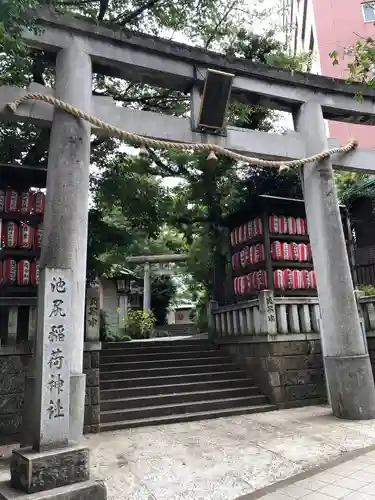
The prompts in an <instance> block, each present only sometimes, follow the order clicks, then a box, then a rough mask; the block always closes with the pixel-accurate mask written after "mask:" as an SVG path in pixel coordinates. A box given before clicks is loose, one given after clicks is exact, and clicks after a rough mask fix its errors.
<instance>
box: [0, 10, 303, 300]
mask: <svg viewBox="0 0 375 500" xmlns="http://www.w3.org/2000/svg"><path fill="white" fill-rule="evenodd" d="M44 4H45V2H41V1H38V0H6V1H4V2H2V11H1V12H0V13H1V14H2V15H1V16H0V18H1V19H2V24H1V26H0V51H2V52H4V53H5V52H6V57H4V58H3V59H2V60H1V61H0V69H2V70H3V71H2V72H1V73H2V75H3V79H2V82H5V81H6V82H7V83H11V84H17V85H26V84H27V83H28V82H30V81H36V82H39V83H45V82H51V81H53V73H52V72H51V70H50V68H49V66H48V65H47V63H46V61H45V60H44V58H43V54H40V53H35V52H27V51H26V49H25V46H24V44H23V43H22V41H21V40H20V36H19V35H20V29H21V28H22V27H23V26H25V25H27V27H28V28H33V27H34V24H33V23H34V21H33V18H32V16H30V15H29V14H28V15H27V16H25V12H27V8H28V7H36V6H40V5H44ZM49 5H53V6H54V7H55V8H58V9H60V10H70V11H74V12H78V13H80V14H82V15H85V16H87V17H92V18H95V19H98V20H103V19H104V20H106V21H107V22H109V23H111V24H113V25H116V26H119V25H120V26H121V27H125V28H128V29H131V30H138V29H140V30H142V31H143V32H147V33H152V34H160V33H163V34H165V33H168V34H170V36H171V37H172V36H173V35H174V34H175V33H179V34H181V33H183V35H184V36H185V37H186V38H187V39H189V40H190V41H191V42H192V43H194V44H195V45H199V46H202V47H206V48H214V49H217V50H220V51H222V52H224V53H226V54H228V55H235V56H238V57H244V58H247V59H249V60H252V61H254V62H262V63H268V62H271V63H272V64H275V65H279V66H283V67H289V68H291V69H300V68H301V65H302V64H303V63H307V62H306V61H307V59H306V60H305V59H304V56H302V57H300V58H298V59H295V58H290V57H287V56H286V55H285V54H284V53H283V48H282V46H281V44H279V43H278V42H276V41H275V40H274V39H273V38H272V36H271V34H266V36H263V37H261V36H256V35H254V34H251V33H249V31H248V30H247V29H245V28H244V24H245V22H246V14H247V11H245V10H244V6H243V2H240V1H230V0H199V1H198V0H182V1H181V2H179V4H178V6H177V5H176V3H175V1H174V0H149V1H145V2H141V1H138V0H133V1H132V2H129V1H128V0H127V1H125V0H116V1H115V0H114V1H112V2H109V1H108V0H100V1H99V0H98V1H87V0H81V1H80V0H72V1H70V0H66V1H58V0H53V1H52V0H51V1H50V2H49ZM94 93H95V94H98V95H107V96H111V97H112V98H113V99H115V100H116V101H119V102H121V103H122V104H123V105H127V106H133V107H136V108H137V109H143V110H151V111H157V112H164V113H170V114H174V115H178V116H181V115H185V114H186V112H187V109H188V106H189V95H188V94H185V93H181V92H176V91H170V90H165V89H158V88H153V87H150V86H145V85H139V84H133V83H129V82H124V81H122V80H119V79H115V78H109V77H104V76H103V75H95V77H94ZM274 118H275V115H274V114H273V113H271V112H270V111H269V110H266V109H262V108H260V107H257V106H256V107H254V106H249V105H245V104H240V103H233V104H232V106H231V108H230V123H232V124H235V125H238V126H242V127H245V128H249V129H258V130H259V129H261V130H266V131H267V130H271V128H272V123H273V121H274ZM0 131H1V132H0V156H1V157H2V158H3V159H4V161H19V162H21V161H23V162H26V161H30V162H31V161H33V163H35V164H38V163H41V164H43V163H46V161H47V145H48V139H49V131H48V130H42V131H40V130H38V129H37V128H35V127H27V126H24V125H22V126H16V127H13V126H11V127H8V126H5V125H4V126H3V127H1V128H0ZM118 146H119V142H118V141H117V140H116V139H103V138H98V137H94V138H93V141H92V144H91V155H92V163H93V164H94V165H96V167H97V169H98V170H99V172H100V175H99V176H96V177H93V179H92V195H93V201H94V208H93V209H92V210H91V211H90V227H89V259H88V263H89V269H91V270H92V271H93V272H102V271H103V269H105V268H106V267H108V266H110V265H111V263H113V262H118V261H119V259H124V257H125V256H126V255H129V254H132V253H134V254H135V253H138V252H142V253H144V252H145V251H146V249H147V250H148V251H151V250H152V248H154V249H155V248H158V249H160V248H167V249H168V250H172V249H171V246H173V247H174V251H176V249H179V250H183V249H184V248H186V246H188V247H191V248H192V255H196V256H197V255H198V253H199V252H198V249H200V252H201V258H199V259H196V260H195V262H194V265H193V264H192V269H193V273H192V274H193V276H195V277H196V279H197V282H198V283H199V284H200V286H203V287H206V288H208V291H209V296H210V297H214V296H215V297H217V298H219V300H224V299H225V297H223V294H222V291H223V289H225V287H223V285H222V283H224V282H225V264H226V261H227V247H226V245H227V241H228V238H227V234H226V232H225V230H224V228H223V224H222V223H223V217H225V215H227V213H228V212H229V211H230V210H231V209H232V208H233V207H236V206H238V205H239V204H240V203H241V201H242V200H243V199H245V198H246V197H247V196H248V195H249V192H250V189H251V188H252V187H253V186H254V185H255V184H257V185H260V184H261V183H262V182H263V180H262V179H264V182H263V188H264V189H266V187H265V184H267V181H268V182H272V183H273V184H274V185H275V184H278V182H279V181H280V176H279V174H278V173H277V172H275V171H273V172H272V173H271V172H270V171H267V172H266V171H265V170H264V171H257V170H251V169H248V168H241V169H238V168H237V166H235V165H234V163H233V162H232V161H230V160H228V159H226V158H220V159H218V160H217V161H207V158H206V155H191V154H186V153H183V154H182V153H180V152H174V151H168V152H165V153H162V154H160V153H158V152H157V151H154V150H152V149H148V155H147V156H144V155H143V156H138V157H136V158H134V157H130V156H127V155H126V154H123V153H119V152H118ZM168 177H179V178H181V179H182V180H183V184H182V186H180V187H178V188H177V189H176V190H174V191H173V192H171V191H170V190H169V191H168V190H167V189H165V187H164V185H163V182H162V181H163V180H165V179H166V178H168ZM251 179H252V183H251ZM293 182H294V181H293ZM292 184H293V183H292ZM293 189H294V188H293ZM252 192H253V191H251V193H252ZM258 192H259V191H258ZM168 227H173V228H175V232H174V234H173V238H170V239H169V242H167V241H166V240H165V232H166V228H168ZM181 234H182V235H183V236H184V241H183V240H182V239H181ZM170 236H172V235H170ZM167 243H168V244H167ZM215 270H216V275H215V274H214V273H215ZM223 280H224V281H223ZM215 283H216V287H215ZM218 284H220V286H218Z"/></svg>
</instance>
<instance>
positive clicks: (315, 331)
mask: <svg viewBox="0 0 375 500" xmlns="http://www.w3.org/2000/svg"><path fill="white" fill-rule="evenodd" d="M357 293H358V301H359V307H360V316H361V320H362V321H363V324H364V327H365V331H366V334H367V335H368V336H375V296H371V297H361V296H360V293H359V292H357ZM212 315H213V327H214V334H215V337H216V338H220V337H232V336H254V335H271V336H282V335H290V334H295V335H296V334H311V335H312V336H314V335H315V336H316V337H318V336H319V334H320V307H319V300H318V298H317V297H274V296H273V293H272V291H270V290H264V291H262V292H260V294H259V297H258V298H257V299H254V300H250V301H244V302H239V303H237V304H233V305H230V306H223V307H216V308H213V309H212Z"/></svg>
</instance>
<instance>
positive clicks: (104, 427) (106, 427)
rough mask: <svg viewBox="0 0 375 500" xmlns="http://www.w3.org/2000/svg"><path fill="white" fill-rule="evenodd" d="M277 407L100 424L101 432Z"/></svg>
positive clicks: (257, 407) (268, 409)
mask: <svg viewBox="0 0 375 500" xmlns="http://www.w3.org/2000/svg"><path fill="white" fill-rule="evenodd" d="M275 409H276V407H275V406H273V405H271V404H267V405H262V406H253V407H251V406H244V407H239V408H229V409H223V410H219V411H218V410H214V411H205V412H195V413H185V414H184V415H166V416H164V417H159V418H149V417H145V418H141V419H134V420H121V421H117V422H105V423H102V424H100V430H101V432H104V431H116V430H119V429H129V428H133V427H145V426H148V425H163V424H177V423H179V422H193V421H196V420H210V419H213V418H220V417H231V416H235V415H247V414H250V413H264V412H267V411H273V410H275Z"/></svg>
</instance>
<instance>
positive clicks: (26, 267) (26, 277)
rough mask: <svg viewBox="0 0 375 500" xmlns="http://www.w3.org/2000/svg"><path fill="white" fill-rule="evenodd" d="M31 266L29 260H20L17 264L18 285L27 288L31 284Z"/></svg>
mask: <svg viewBox="0 0 375 500" xmlns="http://www.w3.org/2000/svg"><path fill="white" fill-rule="evenodd" d="M30 271H31V264H30V262H29V261H28V260H20V261H19V262H18V264H17V284H18V285H20V286H26V285H29V284H30Z"/></svg>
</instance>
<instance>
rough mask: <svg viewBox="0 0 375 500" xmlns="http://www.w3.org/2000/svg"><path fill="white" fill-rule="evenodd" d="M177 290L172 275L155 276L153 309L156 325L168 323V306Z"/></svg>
mask: <svg viewBox="0 0 375 500" xmlns="http://www.w3.org/2000/svg"><path fill="white" fill-rule="evenodd" d="M176 291H177V287H176V284H175V283H174V281H173V279H172V277H171V276H154V277H153V279H152V282H151V309H152V312H153V315H154V318H155V324H156V325H164V324H165V323H166V319H167V314H168V307H169V305H170V303H171V302H172V300H173V298H174V296H175V294H176Z"/></svg>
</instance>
